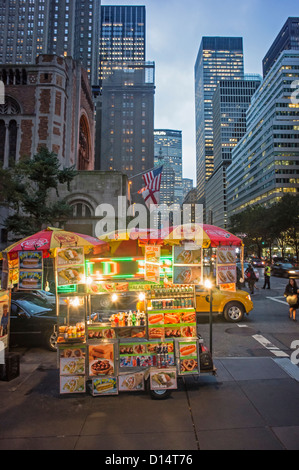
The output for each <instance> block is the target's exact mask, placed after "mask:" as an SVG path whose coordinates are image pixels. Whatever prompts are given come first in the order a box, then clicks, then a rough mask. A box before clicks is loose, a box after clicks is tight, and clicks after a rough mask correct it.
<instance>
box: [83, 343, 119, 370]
mask: <svg viewBox="0 0 299 470" xmlns="http://www.w3.org/2000/svg"><path fill="white" fill-rule="evenodd" d="M88 354H89V361H88V364H89V376H90V377H95V376H99V375H106V376H114V375H115V361H114V359H115V355H114V344H113V343H101V344H97V345H89V347H88Z"/></svg>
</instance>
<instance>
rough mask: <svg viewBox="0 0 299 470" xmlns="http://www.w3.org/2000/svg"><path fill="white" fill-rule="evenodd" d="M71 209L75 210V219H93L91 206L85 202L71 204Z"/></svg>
mask: <svg viewBox="0 0 299 470" xmlns="http://www.w3.org/2000/svg"><path fill="white" fill-rule="evenodd" d="M71 207H72V209H73V217H74V218H81V217H83V218H84V217H87V218H88V217H92V213H93V210H92V208H91V206H90V205H89V204H87V203H86V202H85V201H76V202H73V203H71Z"/></svg>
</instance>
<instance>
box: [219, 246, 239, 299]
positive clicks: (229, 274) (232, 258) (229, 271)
mask: <svg viewBox="0 0 299 470" xmlns="http://www.w3.org/2000/svg"><path fill="white" fill-rule="evenodd" d="M236 283H237V268H236V253H235V248H234V247H230V246H220V247H218V248H217V285H218V286H220V288H221V289H222V290H230V291H234V290H235V289H236Z"/></svg>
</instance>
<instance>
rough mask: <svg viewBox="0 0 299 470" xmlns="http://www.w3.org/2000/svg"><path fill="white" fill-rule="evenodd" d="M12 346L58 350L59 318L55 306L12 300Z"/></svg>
mask: <svg viewBox="0 0 299 470" xmlns="http://www.w3.org/2000/svg"><path fill="white" fill-rule="evenodd" d="M10 342H11V344H25V343H26V344H28V343H29V344H30V345H32V344H41V345H44V346H46V347H47V348H48V349H49V350H50V351H56V350H57V316H56V309H55V305H54V306H52V307H50V306H48V305H47V304H46V303H44V304H41V303H36V302H35V303H33V302H30V301H29V300H25V299H18V300H16V299H12V300H11V311H10Z"/></svg>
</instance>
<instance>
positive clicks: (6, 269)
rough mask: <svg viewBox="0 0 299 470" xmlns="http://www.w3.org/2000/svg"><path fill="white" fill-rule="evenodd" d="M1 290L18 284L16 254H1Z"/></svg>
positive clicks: (17, 258) (17, 260) (17, 259)
mask: <svg viewBox="0 0 299 470" xmlns="http://www.w3.org/2000/svg"><path fill="white" fill-rule="evenodd" d="M2 255H3V261H2V275H1V288H2V289H8V288H12V287H13V286H14V285H15V284H19V257H18V253H5V252H3V253H2Z"/></svg>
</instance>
